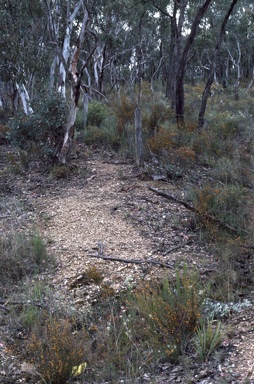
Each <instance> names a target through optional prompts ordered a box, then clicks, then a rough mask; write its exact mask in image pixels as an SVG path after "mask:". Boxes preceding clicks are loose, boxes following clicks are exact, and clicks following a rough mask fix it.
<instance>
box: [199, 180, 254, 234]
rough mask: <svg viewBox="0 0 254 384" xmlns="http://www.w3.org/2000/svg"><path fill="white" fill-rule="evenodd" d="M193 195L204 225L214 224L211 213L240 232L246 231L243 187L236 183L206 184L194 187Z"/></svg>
mask: <svg viewBox="0 0 254 384" xmlns="http://www.w3.org/2000/svg"><path fill="white" fill-rule="evenodd" d="M191 195H192V198H193V201H194V206H195V208H196V209H197V211H198V216H199V217H198V219H199V220H200V221H201V224H202V225H203V226H204V227H207V228H209V226H212V223H211V222H210V221H209V217H208V215H211V216H213V217H214V218H215V219H218V220H220V221H221V222H223V223H226V224H227V225H228V226H230V227H232V228H234V229H235V231H236V232H237V233H238V234H243V233H244V232H245V231H246V228H247V224H248V223H247V213H246V209H245V197H244V191H243V189H242V188H240V187H238V186H234V185H218V186H214V185H210V184H206V185H204V186H202V187H196V188H194V189H193V190H192V193H191ZM210 229H211V227H210Z"/></svg>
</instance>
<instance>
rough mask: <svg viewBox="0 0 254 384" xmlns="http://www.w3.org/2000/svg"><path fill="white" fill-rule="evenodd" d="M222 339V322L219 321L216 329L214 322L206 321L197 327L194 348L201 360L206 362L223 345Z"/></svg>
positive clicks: (202, 321)
mask: <svg viewBox="0 0 254 384" xmlns="http://www.w3.org/2000/svg"><path fill="white" fill-rule="evenodd" d="M222 339H223V335H222V332H221V322H220V321H218V322H217V325H216V326H215V327H214V326H213V321H212V320H207V321H205V320H204V319H202V320H201V321H200V322H199V324H198V326H197V327H196V335H195V337H194V348H195V350H196V352H197V354H198V357H199V359H200V360H201V361H202V362H205V361H206V360H207V359H208V358H209V357H210V356H211V354H212V353H213V352H214V351H215V350H216V348H217V347H218V346H219V345H220V344H221V342H222Z"/></svg>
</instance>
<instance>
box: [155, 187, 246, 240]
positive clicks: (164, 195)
mask: <svg viewBox="0 0 254 384" xmlns="http://www.w3.org/2000/svg"><path fill="white" fill-rule="evenodd" d="M148 189H149V190H150V191H152V192H155V193H157V195H160V196H163V197H165V198H166V199H169V200H172V201H174V202H175V203H177V204H181V205H183V206H184V207H185V208H187V209H188V210H189V211H191V212H194V213H196V214H198V215H200V212H199V210H198V209H196V208H194V207H193V206H192V205H190V204H188V203H186V202H185V201H183V200H179V199H177V198H175V197H174V196H172V195H169V194H168V193H166V192H163V191H160V190H158V189H156V188H153V187H148ZM205 217H206V218H207V219H208V220H209V221H211V222H213V223H215V224H218V225H219V226H220V227H221V228H224V229H226V230H227V231H229V232H231V233H233V234H234V235H237V234H238V231H237V229H235V228H233V227H231V226H230V225H228V224H226V223H224V222H223V221H221V220H219V219H217V218H216V217H214V216H212V215H209V214H207V215H205ZM243 232H245V233H247V232H246V231H243Z"/></svg>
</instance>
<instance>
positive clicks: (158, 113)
mask: <svg viewBox="0 0 254 384" xmlns="http://www.w3.org/2000/svg"><path fill="white" fill-rule="evenodd" d="M172 115H173V113H172V110H171V109H169V108H168V107H167V106H165V105H164V104H162V103H153V104H152V106H151V107H150V108H149V114H148V115H147V116H145V117H144V119H143V120H144V121H143V123H144V126H145V127H147V129H148V132H149V133H150V134H151V133H152V134H154V133H156V132H157V130H158V129H159V127H160V126H161V124H162V123H164V122H165V121H166V120H169V119H170V118H172Z"/></svg>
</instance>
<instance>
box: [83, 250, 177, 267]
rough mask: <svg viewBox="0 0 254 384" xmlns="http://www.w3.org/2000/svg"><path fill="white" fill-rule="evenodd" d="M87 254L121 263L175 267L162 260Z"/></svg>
mask: <svg viewBox="0 0 254 384" xmlns="http://www.w3.org/2000/svg"><path fill="white" fill-rule="evenodd" d="M87 256H90V257H96V258H97V259H103V260H109V261H118V262H120V263H129V264H152V265H156V266H158V267H162V268H173V266H172V265H170V264H165V263H162V262H160V261H153V260H134V259H132V260H128V259H121V258H120V257H113V256H103V255H101V254H98V253H90V254H88V255H87Z"/></svg>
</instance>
